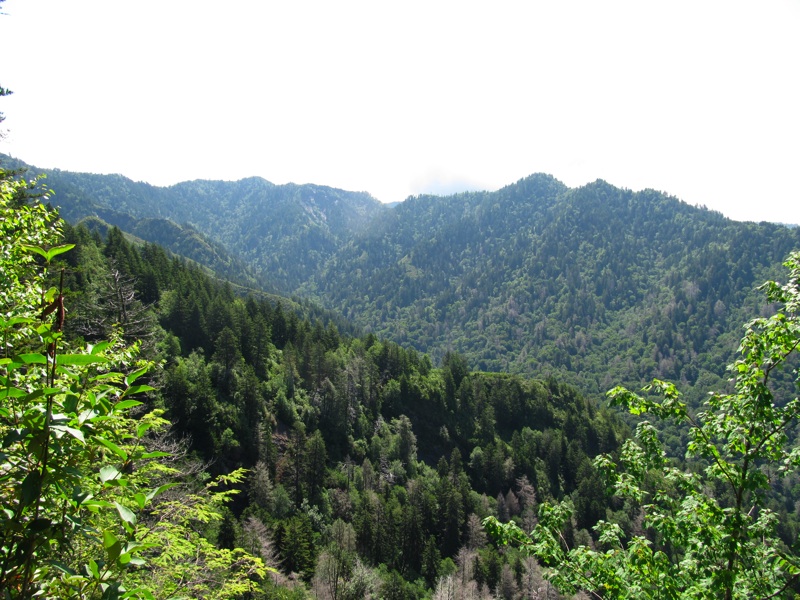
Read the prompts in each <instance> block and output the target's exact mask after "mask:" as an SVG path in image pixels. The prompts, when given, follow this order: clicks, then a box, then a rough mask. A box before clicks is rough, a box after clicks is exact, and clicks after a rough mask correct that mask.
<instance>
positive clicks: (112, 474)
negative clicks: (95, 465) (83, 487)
mask: <svg viewBox="0 0 800 600" xmlns="http://www.w3.org/2000/svg"><path fill="white" fill-rule="evenodd" d="M117 477H119V469H117V468H116V467H113V466H111V465H106V466H105V467H103V468H102V469H100V482H101V483H107V482H109V481H111V480H113V479H116V478H117Z"/></svg>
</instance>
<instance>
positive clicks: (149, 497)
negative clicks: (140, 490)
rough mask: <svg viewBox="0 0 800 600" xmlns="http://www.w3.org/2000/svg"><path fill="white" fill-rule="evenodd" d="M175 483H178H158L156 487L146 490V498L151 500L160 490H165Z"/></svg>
mask: <svg viewBox="0 0 800 600" xmlns="http://www.w3.org/2000/svg"><path fill="white" fill-rule="evenodd" d="M176 485H178V484H177V483H165V484H164V485H160V486H158V487H157V488H155V489H153V490H150V491H149V492H147V499H148V500H152V499H153V498H155V497H156V496H158V495H159V494H161V493H162V492H166V491H167V490H168V489H169V488H173V487H175V486H176Z"/></svg>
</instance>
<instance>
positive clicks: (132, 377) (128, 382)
mask: <svg viewBox="0 0 800 600" xmlns="http://www.w3.org/2000/svg"><path fill="white" fill-rule="evenodd" d="M149 370H150V367H142V368H141V369H137V370H136V371H134V372H133V373H130V374H129V375H128V376H127V377H126V378H125V385H126V386H129V385H131V384H132V383H133V382H134V381H136V380H137V379H139V377H141V376H142V375H144V374H145V373H147V371H149Z"/></svg>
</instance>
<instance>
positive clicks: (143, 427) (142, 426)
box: [136, 422, 153, 438]
mask: <svg viewBox="0 0 800 600" xmlns="http://www.w3.org/2000/svg"><path fill="white" fill-rule="evenodd" d="M152 426H153V424H152V423H147V422H144V423H139V425H137V427H136V437H138V438H140V437H142V436H143V435H144V434H145V433H147V430H148V429H150V428H151V427H152Z"/></svg>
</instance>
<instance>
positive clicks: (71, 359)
mask: <svg viewBox="0 0 800 600" xmlns="http://www.w3.org/2000/svg"><path fill="white" fill-rule="evenodd" d="M57 360H58V364H60V365H77V366H85V365H91V364H96V363H107V362H108V359H107V358H106V357H105V356H93V355H91V354H59V355H58V359H57Z"/></svg>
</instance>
